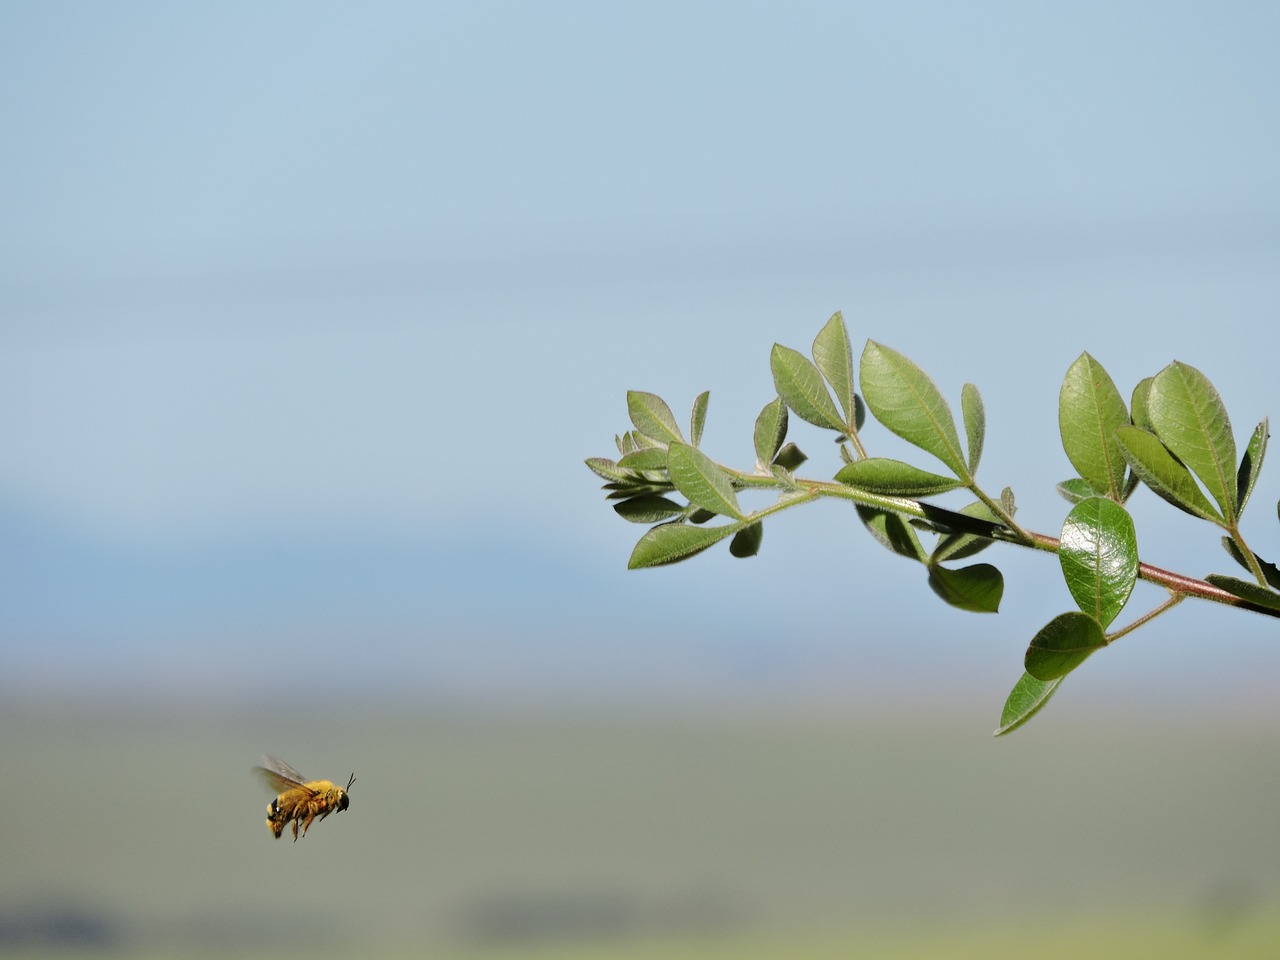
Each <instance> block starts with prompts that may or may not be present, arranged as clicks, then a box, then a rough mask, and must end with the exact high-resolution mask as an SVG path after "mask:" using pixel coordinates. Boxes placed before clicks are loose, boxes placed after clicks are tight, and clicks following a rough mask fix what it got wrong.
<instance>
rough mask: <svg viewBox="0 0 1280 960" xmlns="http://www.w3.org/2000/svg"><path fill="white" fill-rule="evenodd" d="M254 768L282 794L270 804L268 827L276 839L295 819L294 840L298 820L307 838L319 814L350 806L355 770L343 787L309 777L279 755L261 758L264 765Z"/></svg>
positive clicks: (268, 806)
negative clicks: (349, 792) (350, 792)
mask: <svg viewBox="0 0 1280 960" xmlns="http://www.w3.org/2000/svg"><path fill="white" fill-rule="evenodd" d="M253 769H254V772H255V773H257V774H258V775H259V776H261V777H262V779H263V780H265V781H266V782H267V786H269V787H270V788H271V789H272V790H278V791H279V792H280V793H279V796H277V797H276V798H275V799H274V800H272V801H271V802H270V803H269V804H267V829H268V830H270V831H271V832H272V833H273V834H275V837H276V839H277V840H279V839H280V835H281V834H282V833H284V828H285V826H286V825H288V823H289V822H290V821H292V822H293V839H294V842H295V843H296V842H297V840H298V824H299V823H301V824H302V835H303V836H304V837H305V836H306V835H307V829H308V828H309V827H310V826H311V822H312V821H313V820H315V819H316V817H319V818H320V819H321V820H323V819H324V818H325V817H327V816H328V815H329V814H331V813H333V812H334V811H336V810H345V809H347V807H349V806H350V805H351V800H350V798H349V797H348V796H347V793H348V791H350V790H351V785H352V784H353V783H355V782H356V775H355V774H354V773H353V774H352V775H351V779H350V780H348V781H347V785H346V787H345V788H343V787H339V786H337V785H335V784H333V783H330V782H329V781H328V780H308V779H307V778H306V777H304V776H303V775H302V774H300V773H299V772H298V771H297V770H295V769H293V767H291V766H289V765H288V764H287V763H285V762H284V761H283V760H281V759H280V758H279V757H271V756H265V757H263V758H262V766H260V767H254V768H253Z"/></svg>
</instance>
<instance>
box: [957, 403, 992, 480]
mask: <svg viewBox="0 0 1280 960" xmlns="http://www.w3.org/2000/svg"><path fill="white" fill-rule="evenodd" d="M960 413H961V415H962V417H963V418H964V432H965V437H966V439H967V440H968V441H969V473H970V474H976V473H977V472H978V461H979V460H981V459H982V442H983V440H984V439H985V437H986V435H987V414H986V411H985V410H984V409H983V407H982V394H980V393H978V388H977V387H976V386H974V385H973V384H972V383H966V384H965V385H964V386H963V387H961V388H960Z"/></svg>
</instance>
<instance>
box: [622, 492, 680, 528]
mask: <svg viewBox="0 0 1280 960" xmlns="http://www.w3.org/2000/svg"><path fill="white" fill-rule="evenodd" d="M613 509H614V511H615V512H616V513H617V514H618V516H620V517H621V518H622V519H623V520H629V521H630V522H631V523H661V522H662V521H663V520H670V519H671V518H672V517H675V516H679V515H680V514H682V513H684V507H682V506H681V505H680V504H678V503H676V502H675V501H673V500H668V499H667V498H666V497H659V496H656V495H654V494H651V493H650V494H644V495H643V496H639V497H631V498H629V499H627V500H623V501H621V502H620V503H615V504H614V505H613Z"/></svg>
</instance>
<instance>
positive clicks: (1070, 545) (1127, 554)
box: [1058, 497, 1138, 630]
mask: <svg viewBox="0 0 1280 960" xmlns="http://www.w3.org/2000/svg"><path fill="white" fill-rule="evenodd" d="M1058 562H1059V563H1060V564H1061V565H1062V576H1063V578H1064V579H1065V580H1066V581H1067V589H1068V590H1070V591H1071V596H1072V597H1073V598H1074V599H1075V601H1076V605H1077V606H1078V607H1079V608H1080V609H1081V610H1082V611H1084V612H1085V613H1087V614H1089V616H1091V617H1093V618H1094V619H1095V620H1097V621H1098V624H1099V625H1100V626H1101V627H1102V628H1103V629H1104V630H1105V629H1106V628H1107V627H1108V626H1110V625H1111V621H1113V620H1115V618H1116V617H1117V616H1118V615H1119V613H1120V611H1121V610H1122V609H1124V605H1125V604H1126V603H1128V601H1129V594H1131V593H1132V592H1133V585H1134V584H1135V583H1137V582H1138V539H1137V534H1136V533H1135V532H1134V528H1133V518H1132V517H1130V516H1129V511H1127V510H1126V509H1125V508H1124V507H1122V506H1120V504H1118V503H1116V502H1115V501H1114V500H1109V499H1107V498H1106V497H1090V498H1089V499H1087V500H1082V501H1080V503H1078V504H1076V506H1075V508H1074V509H1072V511H1071V512H1070V513H1069V514H1067V519H1066V522H1064V523H1063V525H1062V537H1061V540H1060V544H1059V547H1058Z"/></svg>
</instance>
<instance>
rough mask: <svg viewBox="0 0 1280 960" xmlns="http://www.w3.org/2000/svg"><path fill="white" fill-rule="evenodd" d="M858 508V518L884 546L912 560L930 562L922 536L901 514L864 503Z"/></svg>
mask: <svg viewBox="0 0 1280 960" xmlns="http://www.w3.org/2000/svg"><path fill="white" fill-rule="evenodd" d="M857 510H858V518H859V519H860V520H862V523H863V525H864V526H865V527H866V528H867V530H868V531H870V533H871V535H872V536H873V537H875V538H876V539H877V540H878V541H880V543H881V545H882V546H884V547H886V548H887V549H889V550H892V551H893V552H894V553H896V554H898V555H899V556H902V557H907V558H908V559H910V560H919V561H920V562H921V563H927V562H928V559H929V555H928V553H926V552H925V549H924V546H923V545H922V544H921V543H920V538H919V537H918V536H917V535H916V532H915V530H913V529H912V528H911V525H910V524H909V523H907V521H905V520H903V519H902V517H901V516H899V515H898V514H896V513H892V512H890V511H888V510H877V509H876V508H875V507H868V506H864V505H863V504H858V505H857Z"/></svg>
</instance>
